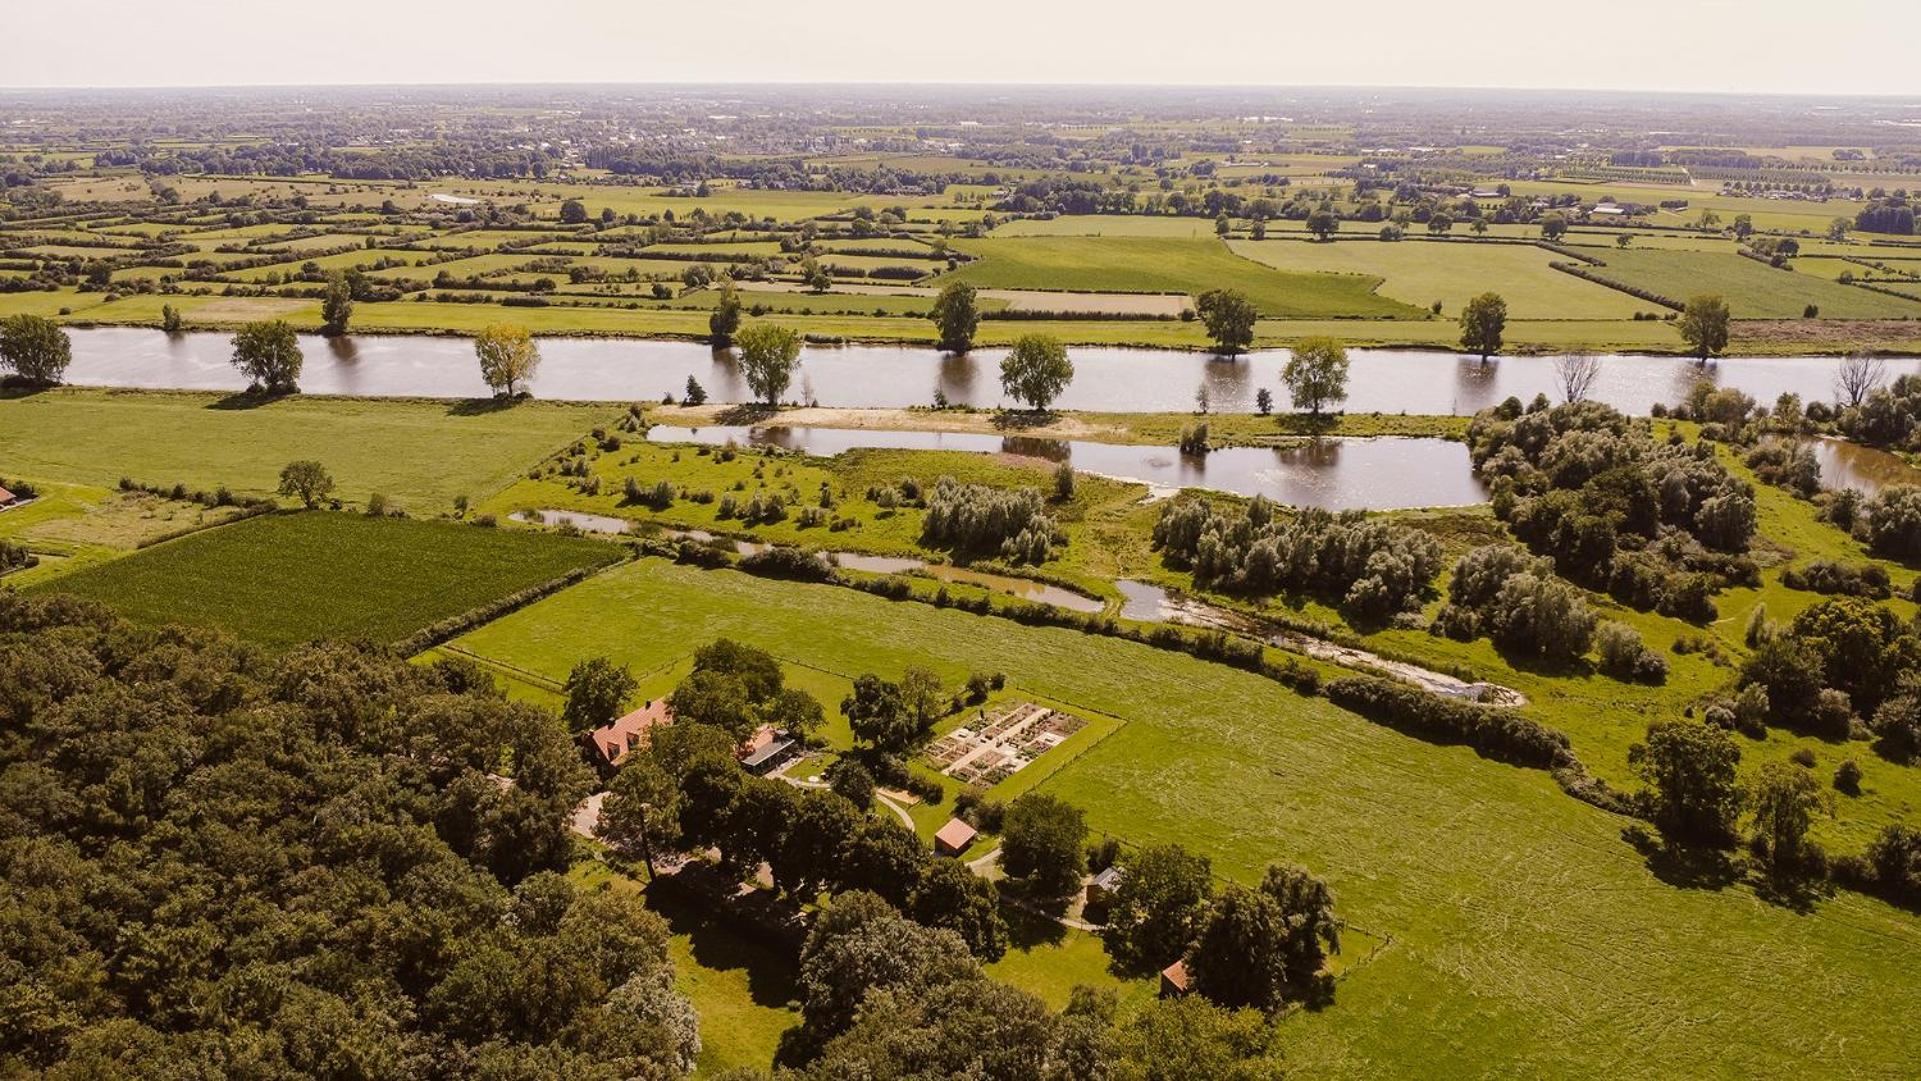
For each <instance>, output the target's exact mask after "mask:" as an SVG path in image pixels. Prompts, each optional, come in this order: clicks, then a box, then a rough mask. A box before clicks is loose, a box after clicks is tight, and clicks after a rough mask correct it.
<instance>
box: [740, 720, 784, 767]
mask: <svg viewBox="0 0 1921 1081" xmlns="http://www.w3.org/2000/svg"><path fill="white" fill-rule="evenodd" d="M794 746H795V743H794V740H793V739H792V738H790V737H789V736H788V735H787V734H786V733H784V732H779V731H776V730H775V729H774V727H773V726H772V725H766V724H764V725H761V726H760V730H759V731H757V732H755V733H754V734H753V735H752V736H751V737H749V738H748V740H747V742H745V743H743V744H741V746H740V764H741V767H742V768H743V769H745V770H746V771H747V772H749V773H753V774H765V773H769V772H772V771H773V769H774V767H776V766H778V765H780V764H781V763H782V762H784V761H786V760H787V753H788V752H789V751H791V750H793V749H794Z"/></svg>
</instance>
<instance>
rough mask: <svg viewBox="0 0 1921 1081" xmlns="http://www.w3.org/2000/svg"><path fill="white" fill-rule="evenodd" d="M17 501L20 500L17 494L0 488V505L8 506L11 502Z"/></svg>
mask: <svg viewBox="0 0 1921 1081" xmlns="http://www.w3.org/2000/svg"><path fill="white" fill-rule="evenodd" d="M19 501H20V497H19V496H17V495H14V494H13V493H12V492H9V491H7V490H6V489H5V488H0V507H10V506H12V505H13V504H15V503H18V502H19Z"/></svg>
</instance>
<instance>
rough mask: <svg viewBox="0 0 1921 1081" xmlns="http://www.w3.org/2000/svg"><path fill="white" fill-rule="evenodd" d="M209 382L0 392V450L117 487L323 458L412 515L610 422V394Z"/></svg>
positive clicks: (257, 474) (16, 463) (259, 487)
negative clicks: (244, 403)
mask: <svg viewBox="0 0 1921 1081" xmlns="http://www.w3.org/2000/svg"><path fill="white" fill-rule="evenodd" d="M222 401H223V399H222V398H221V397H220V396H219V395H215V394H191V393H164V392H143V391H114V390H98V389H83V388H61V389H58V390H51V391H44V392H41V393H37V394H5V395H0V462H4V463H5V464H6V469H7V471H8V472H9V473H10V474H17V475H20V476H24V477H26V478H28V479H29V480H50V481H62V482H66V483H72V484H90V485H95V486H99V487H111V486H113V485H115V484H118V483H119V480H120V478H121V477H132V478H134V479H135V480H137V481H141V482H143V483H148V484H174V483H182V484H185V485H187V486H188V487H189V488H205V489H208V490H212V489H213V488H215V487H218V486H219V485H222V484H225V485H227V486H228V487H230V488H232V489H233V490H234V491H235V492H237V493H240V494H244V495H270V494H272V493H273V491H274V489H275V488H276V487H278V485H279V483H280V482H279V477H280V469H281V467H282V466H284V465H286V464H287V463H288V462H289V461H293V460H295V459H298V458H317V459H319V460H320V461H321V462H322V463H323V464H324V465H326V466H327V468H328V469H329V470H330V471H331V472H332V473H333V475H334V479H335V480H336V481H338V482H339V485H340V488H339V491H338V493H337V494H338V495H339V496H340V497H341V498H343V499H347V500H353V501H356V502H357V501H360V500H364V499H366V498H367V496H368V494H369V493H371V492H380V493H382V494H384V495H386V496H388V497H389V498H391V499H393V500H394V501H396V502H398V503H399V505H400V506H402V507H405V508H406V509H408V510H409V511H412V512H413V513H415V514H433V513H439V512H441V511H443V510H447V509H449V508H450V505H451V503H452V501H453V499H454V497H455V496H459V495H468V496H471V497H472V498H474V499H475V500H479V499H481V498H484V497H485V496H486V495H487V494H489V493H491V492H493V491H496V490H498V489H499V488H501V487H503V486H505V485H506V484H508V483H509V482H510V481H511V480H512V479H513V478H514V477H515V476H517V475H519V473H520V471H521V470H523V469H525V468H526V467H527V466H528V465H530V464H532V463H533V462H534V461H536V460H538V459H539V458H541V457H542V456H544V455H546V454H547V453H549V452H550V451H553V450H554V449H556V448H558V447H560V446H562V445H564V444H566V443H567V442H569V441H570V440H573V439H576V438H578V437H580V436H581V435H583V434H585V433H586V432H587V431H588V429H590V428H592V427H594V426H595V425H596V424H602V423H609V422H611V421H612V420H613V419H614V416H615V411H614V410H613V409H611V408H609V407H606V406H573V405H561V404H556V403H551V402H526V403H522V404H520V405H517V406H514V407H513V408H511V409H493V408H485V407H482V408H475V407H474V406H473V405H472V404H471V403H456V402H432V401H383V400H375V399H348V398H304V397H298V396H296V397H291V398H283V399H281V400H279V401H274V402H271V403H268V404H266V405H261V406H258V407H255V408H238V409H233V408H224V407H223V406H222V404H221V403H222Z"/></svg>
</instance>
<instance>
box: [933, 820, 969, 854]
mask: <svg viewBox="0 0 1921 1081" xmlns="http://www.w3.org/2000/svg"><path fill="white" fill-rule="evenodd" d="M975 833H976V831H975V829H974V827H972V826H970V825H968V824H967V823H965V822H962V821H961V820H960V819H958V818H950V819H948V820H947V824H946V825H945V826H942V827H941V828H940V830H939V831H938V832H936V833H935V834H934V851H935V852H937V853H939V854H940V855H943V856H958V855H960V854H961V853H963V852H965V851H967V846H968V845H971V844H973V843H974V837H975Z"/></svg>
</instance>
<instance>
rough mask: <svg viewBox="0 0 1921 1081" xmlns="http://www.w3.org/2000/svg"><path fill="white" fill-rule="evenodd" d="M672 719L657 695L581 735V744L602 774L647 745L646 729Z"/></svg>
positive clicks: (588, 758)
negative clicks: (614, 719) (642, 704)
mask: <svg viewBox="0 0 1921 1081" xmlns="http://www.w3.org/2000/svg"><path fill="white" fill-rule="evenodd" d="M673 723H674V711H673V710H671V709H669V708H668V707H667V700H666V699H665V698H657V699H655V700H654V701H652V702H649V703H647V704H646V705H644V706H642V707H640V708H639V709H637V710H634V711H633V712H632V713H629V714H627V715H626V716H624V717H621V718H619V719H618V720H616V721H614V722H613V723H611V724H606V725H602V726H601V727H599V728H596V729H594V730H592V731H591V732H588V733H587V734H586V735H585V736H583V737H581V748H582V750H584V751H585V752H586V754H587V760H588V762H590V763H591V764H592V765H593V766H594V768H595V769H597V770H599V771H601V773H602V774H606V773H611V772H612V771H613V769H614V767H615V766H618V765H620V763H621V761H622V760H623V759H625V758H626V757H627V756H628V755H630V754H632V753H634V751H636V750H642V749H645V748H646V746H647V740H648V738H649V733H651V732H652V731H653V729H654V728H655V727H657V726H659V725H667V724H673Z"/></svg>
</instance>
